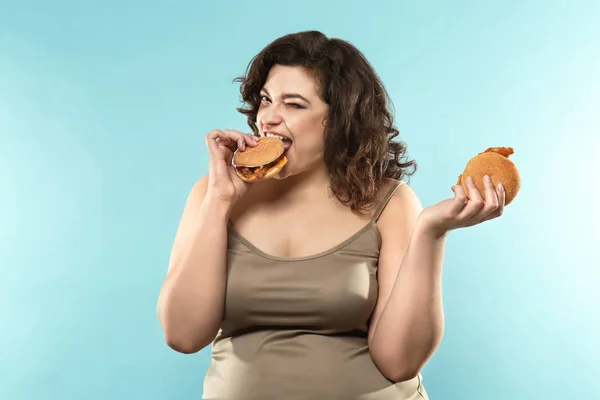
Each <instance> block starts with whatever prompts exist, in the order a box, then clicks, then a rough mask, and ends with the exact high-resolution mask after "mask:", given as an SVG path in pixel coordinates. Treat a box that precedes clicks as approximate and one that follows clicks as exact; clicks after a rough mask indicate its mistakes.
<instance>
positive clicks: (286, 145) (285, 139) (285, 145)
mask: <svg viewBox="0 0 600 400" xmlns="http://www.w3.org/2000/svg"><path fill="white" fill-rule="evenodd" d="M265 136H271V137H275V138H277V139H280V140H281V141H282V142H283V149H284V150H283V154H285V153H287V152H288V150H289V149H290V147H292V144H293V143H294V142H293V141H292V139H290V138H288V137H285V136H282V135H279V134H276V133H270V132H267V133H265Z"/></svg>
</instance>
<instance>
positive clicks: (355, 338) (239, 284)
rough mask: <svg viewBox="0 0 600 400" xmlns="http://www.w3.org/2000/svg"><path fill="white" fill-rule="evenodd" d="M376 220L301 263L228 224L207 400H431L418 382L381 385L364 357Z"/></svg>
mask: <svg viewBox="0 0 600 400" xmlns="http://www.w3.org/2000/svg"><path fill="white" fill-rule="evenodd" d="M401 184H403V182H396V184H395V185H393V187H392V188H391V189H390V190H389V192H388V193H387V194H386V196H385V197H384V198H383V200H382V201H381V203H380V204H379V206H378V208H377V210H376V212H375V214H374V217H373V218H372V220H371V221H370V222H369V223H368V224H367V225H365V226H364V227H363V228H362V229H361V230H360V231H358V232H356V233H355V234H354V235H352V236H351V237H349V238H348V239H347V240H345V241H344V242H342V243H340V244H339V245H337V246H335V247H333V248H331V249H329V250H327V251H323V252H321V253H319V254H315V255H312V256H307V257H298V258H282V257H275V256H272V255H269V254H266V253H264V252H263V251H261V250H260V249H258V248H257V247H255V246H254V245H252V243H250V242H248V241H247V240H246V239H245V238H244V237H242V236H241V235H240V234H239V233H238V232H237V231H236V230H235V228H234V227H233V225H232V224H231V223H229V226H228V245H227V289H226V296H225V310H224V318H223V323H222V326H221V329H220V331H219V333H218V335H217V337H216V338H215V340H214V342H213V345H212V362H211V364H210V367H209V369H208V372H207V375H206V378H205V381H204V393H203V397H202V398H203V399H205V400H295V399H298V400H329V399H344V400H352V399H365V400H367V399H372V400H392V399H393V400H414V399H419V400H422V399H427V394H426V392H425V389H424V388H423V386H422V385H421V376H420V375H419V376H417V377H415V378H414V379H411V380H409V381H405V382H401V383H393V382H391V381H389V380H388V379H386V378H385V377H384V376H383V375H382V374H381V372H380V371H379V370H378V369H377V367H376V366H375V364H374V362H373V360H372V359H371V356H370V353H369V347H368V344H367V331H368V323H369V318H370V316H371V314H372V312H373V310H374V308H375V303H376V301H377V293H378V286H377V262H378V258H379V250H380V247H381V236H380V233H379V230H378V228H377V220H378V218H379V216H380V215H381V212H382V211H383V209H384V207H385V206H386V204H387V203H388V201H389V199H390V198H391V197H392V195H393V194H394V192H395V191H396V190H397V188H398V187H399V186H400V185H401Z"/></svg>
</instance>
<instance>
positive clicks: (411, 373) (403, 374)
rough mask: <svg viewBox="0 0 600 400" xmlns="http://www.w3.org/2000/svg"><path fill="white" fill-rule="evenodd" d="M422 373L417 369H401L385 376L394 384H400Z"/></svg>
mask: <svg viewBox="0 0 600 400" xmlns="http://www.w3.org/2000/svg"><path fill="white" fill-rule="evenodd" d="M420 372H421V370H420V369H415V368H411V369H408V368H406V369H402V368H401V369H397V370H395V371H390V372H389V373H387V374H384V376H385V377H386V378H387V379H389V380H390V381H392V382H394V383H399V382H405V381H410V380H411V379H414V378H416V377H417V376H418V375H419V373H420Z"/></svg>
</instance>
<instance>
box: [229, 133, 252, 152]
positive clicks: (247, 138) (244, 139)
mask: <svg viewBox="0 0 600 400" xmlns="http://www.w3.org/2000/svg"><path fill="white" fill-rule="evenodd" d="M225 133H227V135H229V136H230V137H231V139H232V140H235V141H236V142H237V146H238V148H239V149H240V150H242V151H244V150H246V145H249V146H255V145H256V143H257V140H256V138H255V136H254V135H250V134H247V133H243V132H240V131H236V130H235V129H226V130H225Z"/></svg>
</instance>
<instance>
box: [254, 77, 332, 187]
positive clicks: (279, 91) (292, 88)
mask: <svg viewBox="0 0 600 400" xmlns="http://www.w3.org/2000/svg"><path fill="white" fill-rule="evenodd" d="M260 95H261V99H262V100H261V104H260V107H259V109H258V114H257V116H256V124H257V127H258V129H259V131H260V135H261V136H267V135H271V134H274V135H280V136H283V137H284V138H285V140H284V143H285V145H286V149H287V150H286V151H287V152H286V157H287V159H288V162H287V164H286V165H285V166H284V167H283V169H282V170H281V172H280V173H279V174H278V175H277V176H276V177H275V178H276V179H284V178H287V177H288V176H291V175H296V174H298V173H300V172H304V171H307V170H309V169H311V168H315V167H316V166H320V165H321V164H322V162H323V151H324V134H325V120H326V118H327V114H328V110H329V107H328V105H327V104H326V103H325V102H323V100H321V98H320V97H319V87H318V85H317V84H316V82H315V81H314V79H312V78H311V77H310V76H309V75H308V74H307V73H306V72H305V70H304V69H303V68H301V67H288V66H281V65H275V66H273V67H272V68H271V70H270V72H269V76H268V77H267V81H266V82H265V85H264V87H263V88H262V90H261V92H260Z"/></svg>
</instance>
